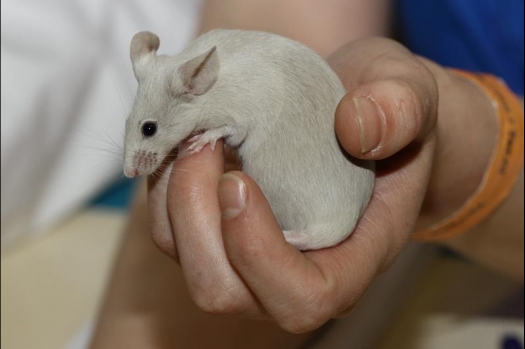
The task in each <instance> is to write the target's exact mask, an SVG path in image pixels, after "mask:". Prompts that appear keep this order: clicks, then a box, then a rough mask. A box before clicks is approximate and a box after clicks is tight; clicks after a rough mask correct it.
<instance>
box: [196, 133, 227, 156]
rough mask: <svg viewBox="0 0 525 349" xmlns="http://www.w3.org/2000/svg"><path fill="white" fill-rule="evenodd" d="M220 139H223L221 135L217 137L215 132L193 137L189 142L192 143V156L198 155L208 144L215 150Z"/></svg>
mask: <svg viewBox="0 0 525 349" xmlns="http://www.w3.org/2000/svg"><path fill="white" fill-rule="evenodd" d="M219 138H221V135H217V134H216V133H215V132H213V130H210V131H206V132H204V133H201V134H198V135H196V136H193V137H191V138H190V139H189V140H188V142H189V143H191V145H190V146H189V147H188V151H189V152H190V154H195V153H198V152H200V151H201V150H202V148H203V147H204V146H205V145H206V144H209V145H210V146H211V150H215V144H216V143H217V139H219Z"/></svg>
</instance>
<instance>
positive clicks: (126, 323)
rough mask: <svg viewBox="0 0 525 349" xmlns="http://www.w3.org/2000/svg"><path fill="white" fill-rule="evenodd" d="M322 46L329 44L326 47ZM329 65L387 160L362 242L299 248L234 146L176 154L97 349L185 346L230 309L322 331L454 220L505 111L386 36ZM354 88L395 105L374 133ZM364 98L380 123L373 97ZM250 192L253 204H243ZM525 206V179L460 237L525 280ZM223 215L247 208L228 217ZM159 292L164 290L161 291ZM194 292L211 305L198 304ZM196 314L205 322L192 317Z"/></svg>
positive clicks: (107, 309) (360, 142)
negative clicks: (236, 163) (228, 152)
mask: <svg viewBox="0 0 525 349" xmlns="http://www.w3.org/2000/svg"><path fill="white" fill-rule="evenodd" d="M235 2H236V1H230V2H228V3H235ZM210 3H211V4H213V2H210ZM325 6H326V5H325ZM210 7H213V5H210ZM206 8H207V7H206V6H205V9H206ZM216 11H219V14H220V10H219V9H216ZM269 11H271V9H270V10H269ZM259 12H260V11H259ZM205 13H206V10H205ZM232 13H235V12H232ZM241 13H242V12H241ZM217 16H218V17H219V18H220V15H217ZM204 18H206V16H205V17H204ZM225 18H227V19H228V26H236V23H235V21H234V20H232V19H231V16H230V17H227V16H226V17H225ZM219 22H220V21H219ZM247 23H249V22H247ZM214 25H215V26H218V25H217V24H216V23H215V24H214ZM203 27H204V28H208V27H206V26H203ZM261 29H264V30H269V31H274V32H279V30H278V29H275V28H261ZM285 33H286V31H285ZM289 36H291V35H289ZM320 41H322V40H319V42H320ZM312 42H315V40H313V41H312ZM337 44H338V45H340V44H342V43H337ZM334 45H335V43H334ZM323 50H325V52H329V51H330V49H328V48H321V49H320V50H319V51H323ZM329 62H330V64H331V65H332V67H333V68H334V69H335V71H336V72H337V73H338V74H339V76H340V77H341V79H342V81H343V83H344V84H345V87H346V88H347V90H348V91H349V93H348V94H347V96H345V98H344V99H343V100H342V101H341V103H340V105H339V107H338V110H337V113H336V115H335V118H336V132H337V136H338V137H339V139H340V141H341V144H342V145H343V147H344V148H345V149H346V151H348V152H349V153H350V154H352V155H354V156H356V157H362V158H373V159H378V160H380V161H378V178H377V181H376V186H375V189H374V195H373V198H372V200H371V202H370V204H369V207H368V209H367V210H366V212H365V214H364V216H363V218H362V219H361V220H360V222H359V224H358V226H357V228H356V230H355V231H354V233H353V234H352V236H351V238H349V239H347V240H346V241H344V242H343V243H342V244H340V245H338V246H336V247H333V248H329V249H325V250H320V251H311V252H307V253H300V252H298V251H296V250H295V249H293V247H291V246H290V245H288V244H286V243H285V241H284V239H283V237H282V233H281V230H280V228H279V227H278V225H277V224H276V222H275V218H274V216H273V214H272V212H271V209H270V208H269V206H268V203H267V202H266V200H265V199H264V196H263V195H262V193H261V192H260V190H259V189H258V187H257V185H256V183H254V182H253V180H251V179H250V178H249V177H248V176H246V175H245V174H243V173H242V172H238V171H234V172H230V173H229V174H227V175H223V173H224V167H225V163H224V156H223V153H222V151H220V150H218V149H221V147H217V149H216V150H215V151H213V152H212V151H211V150H210V148H209V147H206V148H204V149H203V150H202V151H201V153H199V154H195V155H191V156H186V157H184V158H182V159H180V160H178V161H176V162H175V164H174V166H173V169H172V170H171V171H165V172H164V176H163V178H162V179H161V180H160V181H159V180H150V183H149V185H150V190H149V194H148V195H149V202H150V206H149V209H150V217H149V218H148V217H147V216H146V214H145V213H144V212H141V210H143V209H145V207H144V205H145V203H144V201H142V200H139V201H138V203H137V205H136V209H135V210H134V211H133V213H132V219H133V220H134V221H133V223H132V225H131V226H130V227H131V228H130V232H129V237H130V238H129V240H128V241H126V243H125V245H124V247H123V252H122V255H121V257H120V261H119V264H118V265H117V267H116V273H115V278H114V280H113V283H112V284H111V286H110V292H109V294H108V298H107V300H106V303H105V306H104V308H103V312H102V314H101V318H100V322H99V326H98V329H97V331H96V334H95V340H94V342H93V346H92V347H93V348H106V347H118V346H119V345H122V343H126V347H127V348H133V347H134V346H132V345H133V344H132V343H140V344H141V345H137V346H135V347H144V345H145V344H146V343H147V344H148V345H147V347H174V346H173V343H178V344H179V345H180V346H181V347H185V348H186V347H192V346H191V345H192V344H194V343H197V342H198V341H199V340H200V341H203V340H205V338H203V337H204V336H197V337H196V338H188V336H184V334H185V333H189V332H188V331H190V330H191V329H192V328H195V326H199V328H200V329H201V330H202V331H203V332H204V333H208V332H207V331H208V329H209V328H216V327H213V321H217V320H216V319H217V318H216V317H210V315H207V314H205V312H207V313H212V314H233V315H236V316H241V317H255V318H264V319H270V320H272V321H274V322H275V323H277V324H278V325H279V326H280V327H281V328H283V329H285V330H286V331H289V332H293V333H299V332H305V331H308V330H312V329H315V328H317V327H319V326H321V325H322V324H323V323H325V322H326V321H327V320H329V319H330V318H333V317H337V316H339V315H341V314H344V313H345V312H347V311H348V310H349V309H351V308H352V306H353V305H354V304H355V302H356V301H357V300H358V299H359V298H360V297H361V295H362V294H363V293H364V292H366V289H367V287H368V285H369V284H370V283H371V281H373V279H374V278H375V277H376V276H377V275H379V274H380V273H381V272H383V271H384V270H386V269H387V268H388V266H389V265H390V264H391V263H392V261H393V260H394V259H395V257H396V256H397V254H398V253H399V251H400V250H401V248H402V247H403V245H404V244H405V242H406V241H407V239H408V238H409V236H410V233H411V232H412V231H413V228H414V227H417V226H424V225H427V224H430V223H432V222H435V221H437V220H439V219H442V218H444V217H446V216H447V215H449V214H450V213H451V212H453V211H454V210H456V209H457V208H458V207H459V206H461V204H462V203H463V202H465V200H466V199H467V198H468V197H469V196H470V195H471V194H472V193H473V192H474V191H475V190H476V188H477V187H478V185H479V183H480V180H481V178H482V176H483V173H484V170H485V167H486V164H487V163H488V159H489V157H490V155H491V152H492V150H493V148H494V141H495V136H496V129H497V123H496V119H495V116H494V110H493V109H492V106H491V105H490V103H489V102H488V100H487V99H486V97H485V96H484V95H483V93H482V92H481V91H480V90H479V89H478V88H477V87H476V86H474V85H472V84H470V83H469V82H466V81H464V80H463V79H461V78H458V77H456V76H454V75H453V74H451V73H449V72H448V71H447V70H446V69H443V68H441V67H439V66H438V65H436V64H434V63H432V62H429V61H427V60H424V59H421V58H418V57H415V56H414V55H412V54H411V53H410V52H409V51H408V50H406V49H405V48H404V47H403V46H401V45H399V44H397V43H395V42H393V41H390V40H386V39H365V40H359V41H355V42H352V43H350V44H348V45H346V46H344V47H343V48H341V49H340V50H339V51H338V52H337V53H336V54H335V55H332V56H331V57H330V58H329ZM354 97H363V98H364V99H366V100H367V101H374V102H376V103H377V104H378V105H379V106H380V107H381V109H382V116H381V117H380V120H382V121H381V122H379V121H378V122H375V123H373V122H372V123H368V122H367V123H364V133H360V131H359V130H360V125H362V123H360V122H359V121H358V117H357V111H356V109H355V104H354ZM361 101H363V100H361ZM360 105H361V106H362V108H363V109H362V110H366V111H367V112H365V113H366V115H367V118H368V119H371V118H370V117H369V115H370V112H369V111H368V109H366V108H365V107H364V106H365V102H361V103H360ZM378 129H380V130H381V131H380V132H378ZM465 130H469V132H465ZM377 144H380V146H377ZM370 149H372V150H370ZM363 150H365V152H364V153H363ZM367 150H368V151H367ZM465 159H469V161H468V162H467V161H465ZM168 182H169V186H168ZM239 187H241V188H243V189H242V190H240V189H239ZM241 192H242V193H243V194H242V195H241V196H243V197H244V199H245V200H244V204H243V205H241V206H242V210H238V209H237V210H235V209H233V210H232V206H234V205H235V204H238V203H239V194H240V193H241ZM421 205H423V207H422V211H421V214H420V208H421ZM520 205H521V209H522V208H523V177H521V179H520V181H519V183H518V185H517V186H516V188H515V191H514V193H513V194H512V195H511V197H510V198H509V200H508V201H507V203H506V204H504V205H503V206H502V207H501V208H500V210H498V212H497V213H496V214H494V215H493V216H492V217H491V218H490V219H489V220H487V222H488V223H487V224H484V225H481V226H480V227H479V228H477V229H474V230H473V231H472V232H470V233H468V234H466V235H465V236H464V237H463V240H461V239H456V240H454V242H450V243H449V244H450V245H451V246H453V247H454V248H456V249H457V250H459V251H465V250H469V251H470V254H469V256H472V258H474V259H476V260H479V261H482V262H484V263H486V264H489V265H491V266H492V267H494V268H498V269H500V270H502V271H506V272H508V273H512V274H515V275H517V276H518V277H522V275H523V271H522V269H521V268H522V267H519V268H518V267H517V263H516V261H518V262H522V261H523V249H521V251H520V250H519V248H514V249H513V251H512V253H511V254H512V255H513V256H514V257H512V258H511V260H510V261H509V259H502V258H499V259H498V257H497V256H501V255H503V254H505V255H507V256H508V255H509V254H508V251H507V250H506V248H507V247H508V246H507V243H508V242H512V243H516V242H519V241H521V242H522V241H523V240H522V239H523V238H522V235H521V234H520V231H521V232H522V231H523V217H522V215H512V212H513V211H512V210H513V209H514V208H516V207H518V208H519V207H520ZM221 211H222V212H224V211H226V212H230V213H231V212H232V211H233V212H236V215H231V214H223V215H222V216H221ZM521 212H522V211H521ZM147 219H150V220H151V222H152V223H151V233H152V237H153V240H154V242H155V243H156V244H157V246H158V247H159V248H160V249H161V250H162V251H164V252H165V253H167V254H168V255H170V256H172V257H173V258H174V259H175V260H177V261H180V264H181V267H182V268H181V269H182V274H183V275H184V281H183V280H182V274H181V272H180V271H178V270H177V268H176V266H175V263H174V262H172V261H170V260H169V259H168V258H164V259H163V258H161V257H160V256H159V255H158V254H155V253H154V251H153V250H152V249H151V246H147V247H146V246H144V245H145V244H147V242H146V241H145V234H146V232H145V230H146V226H145V225H146V223H145V220H147ZM501 219H506V220H507V226H506V227H507V228H508V229H506V231H505V237H504V238H503V239H502V234H499V232H498V230H499V229H497V225H496V224H494V223H492V224H491V223H490V222H496V221H498V220H501ZM476 236H478V238H477V237H476ZM468 239H470V242H472V241H476V239H479V241H491V242H494V241H497V242H498V243H499V244H500V245H501V246H500V250H499V253H498V251H494V250H491V251H490V252H491V253H492V256H491V257H492V258H487V257H486V255H484V253H486V250H489V249H490V248H484V247H477V248H475V249H469V245H468V243H469V242H468ZM465 241H467V242H465ZM520 245H521V246H523V243H521V244H520ZM492 246H494V244H493V245H492ZM494 255H496V257H494ZM502 260H503V262H501V261H502ZM146 261H148V263H146ZM142 263H146V265H147V266H148V268H146V267H144V265H142ZM170 263H171V264H170ZM137 267H140V268H138V270H137ZM146 269H147V270H146ZM276 270H277V271H278V272H276ZM145 276H147V280H148V283H147V285H144V280H143V277H145ZM185 287H187V288H188V294H186V293H185V291H184V288H185ZM159 295H161V296H159ZM156 298H158V299H160V300H156V301H153V300H154V299H156ZM190 298H191V300H193V302H194V303H195V304H196V305H197V306H198V308H200V309H202V310H204V312H200V311H199V310H198V308H196V307H193V306H191V305H188V302H189V301H190ZM184 318H190V319H192V320H194V321H195V323H193V325H191V324H189V325H188V324H187V323H186V324H185V323H183V322H182V319H184ZM219 318H221V319H224V320H223V321H224V322H223V327H220V328H221V329H222V332H221V333H223V334H224V333H225V332H227V333H231V334H232V335H233V336H237V337H236V338H237V339H238V340H239V341H240V342H239V343H241V344H239V345H241V347H250V348H255V347H256V346H255V345H256V344H255V343H256V342H253V343H254V344H253V345H252V342H251V341H250V339H249V338H250V336H249V335H248V334H247V333H249V330H244V331H240V333H239V332H235V333H233V332H232V331H233V329H234V328H236V327H235V325H233V324H235V323H237V324H239V323H251V324H252V326H253V327H247V328H250V329H251V330H253V331H255V330H256V329H258V330H260V331H261V332H259V335H260V336H261V338H264V339H265V340H270V341H275V342H273V343H278V342H279V341H282V342H279V343H284V342H286V343H287V347H296V346H298V345H300V344H302V343H304V341H305V340H307V339H308V336H304V335H302V336H291V335H289V334H287V333H286V332H285V331H282V330H280V329H279V328H278V327H277V326H271V325H262V324H263V323H260V322H249V321H248V320H245V321H241V320H239V319H237V320H235V317H219ZM210 319H214V320H210ZM170 322H171V324H172V325H171V326H170V325H169V324H170ZM215 326H217V325H215ZM266 326H268V327H266ZM263 327H264V328H263ZM214 333H215V332H214ZM262 333H264V334H262ZM243 334H244V335H245V336H243ZM124 337H125V338H124ZM211 337H212V336H211V335H210V337H208V339H210V338H211ZM223 337H224V338H226V337H227V336H226V335H223ZM133 338H136V340H135V341H134V340H133ZM159 338H163V340H162V341H161V340H159ZM139 340H140V341H139ZM170 341H171V342H170ZM168 343H172V344H171V345H169V344H168ZM182 343H186V344H182ZM212 343H214V344H215V347H218V348H220V347H225V348H226V347H235V346H233V344H232V343H231V342H229V344H225V343H227V342H225V341H221V340H220V338H219V337H217V338H216V339H215V341H213V342H212ZM265 343H268V342H265ZM128 344H129V345H128ZM250 345H251V346H250ZM193 347H199V346H197V345H195V346H193ZM260 347H261V348H262V347H264V346H260ZM266 347H268V346H266Z"/></svg>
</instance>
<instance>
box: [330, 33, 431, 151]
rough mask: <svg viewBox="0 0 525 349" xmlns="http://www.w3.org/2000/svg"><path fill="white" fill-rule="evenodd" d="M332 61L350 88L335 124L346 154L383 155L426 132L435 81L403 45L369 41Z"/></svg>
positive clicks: (341, 53) (336, 55) (399, 148)
mask: <svg viewBox="0 0 525 349" xmlns="http://www.w3.org/2000/svg"><path fill="white" fill-rule="evenodd" d="M356 51H359V52H360V54H357V55H355V54H353V53H354V52H356ZM331 63H332V65H333V66H334V69H336V71H337V70H339V71H340V76H341V77H342V79H343V83H344V84H345V87H346V88H347V89H348V90H349V92H348V93H347V94H346V95H345V96H344V97H343V99H342V100H341V102H340V103H339V105H338V107H337V110H336V116H335V127H336V133H337V136H338V138H339V140H340V142H341V144H342V146H343V147H344V148H345V149H346V150H347V151H348V152H349V153H350V154H352V155H354V156H356V157H360V158H364V159H384V158H386V157H388V156H391V155H393V154H395V153H396V152H398V151H399V150H401V149H402V148H404V147H405V146H407V145H408V144H410V143H411V142H413V141H418V140H422V139H424V137H425V136H426V135H427V134H428V132H430V130H431V129H432V127H433V125H434V124H435V121H436V117H437V105H438V92H437V85H436V82H435V79H434V77H433V75H432V74H431V72H430V70H428V69H427V68H426V67H425V65H424V64H423V63H422V62H421V61H420V60H419V59H417V58H416V57H415V56H414V55H413V54H412V53H410V52H409V51H408V50H406V48H404V47H403V46H401V45H399V44H398V43H396V42H394V41H392V40H386V39H376V40H367V41H364V42H358V43H355V44H353V45H349V46H348V47H346V48H344V49H343V50H342V51H341V52H338V53H336V54H335V55H334V57H333V58H332V60H331Z"/></svg>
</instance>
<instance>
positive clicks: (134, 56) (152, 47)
mask: <svg viewBox="0 0 525 349" xmlns="http://www.w3.org/2000/svg"><path fill="white" fill-rule="evenodd" d="M159 46H160V40H159V37H158V36H157V35H155V34H153V33H152V32H148V31H143V32H140V33H137V34H135V35H134V36H133V39H132V40H131V46H130V50H129V51H130V52H129V56H130V58H131V63H132V65H133V71H134V72H135V77H136V78H137V80H140V78H141V73H142V67H143V66H144V65H145V64H147V63H148V62H150V61H151V60H152V59H153V57H155V53H156V52H157V50H158V49H159Z"/></svg>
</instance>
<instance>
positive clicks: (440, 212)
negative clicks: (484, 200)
mask: <svg viewBox="0 0 525 349" xmlns="http://www.w3.org/2000/svg"><path fill="white" fill-rule="evenodd" d="M423 62H424V63H425V64H426V65H427V67H428V68H429V69H430V70H431V71H432V73H433V74H434V76H435V78H436V81H437V84H438V90H439V98H440V102H439V112H438V121H437V125H436V129H437V146H436V152H435V157H434V162H433V169H432V175H431V178H430V181H429V186H428V190H427V193H426V196H425V200H424V203H423V206H422V210H421V215H420V218H419V221H418V225H417V228H422V227H426V226H429V225H432V224H434V223H436V222H438V221H440V220H442V219H444V218H446V217H448V216H450V215H451V214H452V213H454V212H455V211H456V210H458V209H459V208H460V207H461V206H462V205H463V204H464V203H465V202H466V201H467V200H468V199H469V198H470V197H471V196H472V195H473V194H474V192H475V191H476V189H477V188H478V187H479V186H480V184H481V181H482V179H483V176H484V174H485V172H486V169H487V166H488V164H489V161H490V159H491V156H492V154H493V151H494V148H495V142H496V138H497V135H498V121H497V117H496V111H495V109H494V107H493V105H492V104H491V102H490V100H489V98H488V96H487V95H486V94H485V92H484V91H482V90H481V88H480V87H478V86H477V85H475V84H474V83H472V82H470V81H468V80H466V79H464V78H462V77H460V76H458V75H456V74H454V73H453V72H451V71H449V70H447V69H444V68H442V67H440V66H438V65H436V64H434V63H432V62H429V61H427V60H423Z"/></svg>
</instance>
